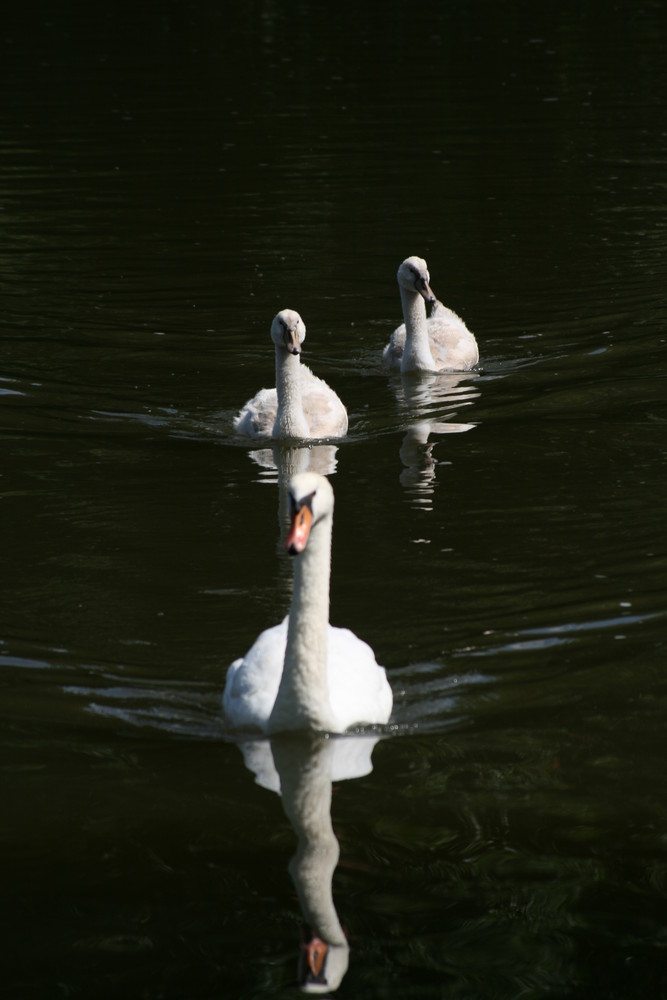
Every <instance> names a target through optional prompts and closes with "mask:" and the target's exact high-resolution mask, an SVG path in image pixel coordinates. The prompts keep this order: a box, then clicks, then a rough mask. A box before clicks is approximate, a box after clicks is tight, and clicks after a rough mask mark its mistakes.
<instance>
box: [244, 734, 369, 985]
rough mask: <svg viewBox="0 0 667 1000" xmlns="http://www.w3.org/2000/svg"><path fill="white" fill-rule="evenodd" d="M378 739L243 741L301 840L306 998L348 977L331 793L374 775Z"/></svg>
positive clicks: (301, 965) (294, 871)
mask: <svg viewBox="0 0 667 1000" xmlns="http://www.w3.org/2000/svg"><path fill="white" fill-rule="evenodd" d="M379 739H380V737H379V736H375V735H368V736H344V737H335V738H327V737H326V736H322V735H317V734H299V735H292V734H291V735H280V736H273V737H272V738H271V739H270V740H268V739H265V740H251V741H247V742H242V743H239V747H240V749H241V752H242V753H243V759H244V761H245V764H246V767H247V768H248V769H249V770H250V771H252V772H253V774H254V775H255V780H256V781H257V783H258V784H259V785H261V786H262V787H263V788H267V789H269V790H270V791H273V792H277V793H278V794H279V795H280V796H281V798H282V803H283V809H284V810H285V815H286V816H287V818H288V820H289V821H290V823H291V825H292V828H293V829H294V832H295V833H296V836H297V848H296V853H295V854H294V856H293V857H292V859H291V860H290V862H289V873H290V875H291V877H292V881H293V882H294V887H295V889H296V892H297V895H298V897H299V903H300V906H301V913H302V915H303V921H304V924H303V937H302V943H301V949H300V954H299V962H298V977H299V987H300V989H301V990H302V991H303V992H304V993H331V992H333V991H334V990H337V989H338V987H339V986H340V984H341V982H342V980H343V977H344V976H345V973H346V972H347V968H348V964H349V957H350V946H349V943H348V940H347V937H346V936H345V932H344V931H343V928H342V926H341V923H340V920H339V919H338V914H337V912H336V908H335V906H334V900H333V889H332V879H333V874H334V871H335V869H336V865H337V864H338V858H339V855H340V848H339V844H338V840H337V839H336V835H335V833H334V831H333V826H332V822H331V789H332V784H333V782H334V781H344V780H346V779H351V778H361V777H363V776H364V775H367V774H370V772H371V771H372V770H373V765H372V763H371V755H372V753H373V748H374V747H375V744H376V743H377V742H378V740H379Z"/></svg>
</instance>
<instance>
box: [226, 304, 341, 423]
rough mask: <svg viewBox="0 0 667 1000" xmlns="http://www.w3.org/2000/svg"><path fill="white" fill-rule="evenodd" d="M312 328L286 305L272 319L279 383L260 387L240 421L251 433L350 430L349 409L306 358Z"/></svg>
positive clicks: (245, 408) (239, 415) (240, 414)
mask: <svg viewBox="0 0 667 1000" xmlns="http://www.w3.org/2000/svg"><path fill="white" fill-rule="evenodd" d="M305 336H306V327H305V325H304V322H303V320H302V319H301V317H300V316H299V314H298V312H295V311H294V310H293V309H283V310H281V312H279V313H278V315H277V316H275V317H274V319H273V323H272V324H271V340H272V341H273V343H274V344H275V345H276V388H275V389H260V390H259V392H258V393H257V394H256V395H255V396H253V398H252V399H249V400H248V402H247V403H246V404H245V406H244V407H243V409H242V410H241V412H240V413H239V414H238V416H237V417H236V419H235V420H234V430H235V431H237V433H239V434H244V435H246V436H247V437H262V438H267V437H268V438H288V439H294V438H336V437H344V435H345V434H346V433H347V410H346V409H345V407H344V406H343V404H342V402H341V401H340V399H339V398H338V396H337V395H336V393H335V392H334V391H333V389H331V388H329V386H328V385H327V384H326V382H324V381H323V380H322V379H321V378H317V376H316V375H313V373H312V372H311V370H310V368H307V367H306V365H302V364H301V363H300V357H301V345H302V344H303V341H304V338H305Z"/></svg>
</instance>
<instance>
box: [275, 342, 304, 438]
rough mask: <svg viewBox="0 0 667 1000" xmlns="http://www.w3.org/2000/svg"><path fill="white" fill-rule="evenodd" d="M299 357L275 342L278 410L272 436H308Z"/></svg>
mask: <svg viewBox="0 0 667 1000" xmlns="http://www.w3.org/2000/svg"><path fill="white" fill-rule="evenodd" d="M300 377H301V373H300V357H299V355H298V354H290V353H289V351H286V350H285V349H284V348H283V347H278V345H277V344H276V392H277V395H278V412H277V414H276V420H275V423H274V425H273V431H272V435H273V437H274V438H277V437H281V438H285V437H287V438H303V437H309V435H310V427H309V426H308V421H307V420H306V416H305V414H304V412H303V406H302V403H301V382H300Z"/></svg>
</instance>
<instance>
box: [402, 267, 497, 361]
mask: <svg viewBox="0 0 667 1000" xmlns="http://www.w3.org/2000/svg"><path fill="white" fill-rule="evenodd" d="M397 278H398V287H399V291H400V293H401V303H402V306H403V319H404V320H405V322H404V323H402V324H401V325H400V326H399V327H397V329H396V330H394V332H393V333H392V335H391V338H390V340H389V343H388V344H387V346H386V347H385V349H384V351H383V353H382V357H383V358H384V361H385V363H386V364H387V365H388V366H389V368H394V369H398V370H400V371H402V372H415V371H416V372H460V371H468V370H469V369H470V368H473V367H474V366H475V365H476V364H477V362H478V361H479V349H478V347H477V341H476V340H475V337H474V336H473V334H472V333H471V332H470V330H469V329H468V327H467V326H466V325H465V323H464V322H463V320H462V319H461V318H460V316H457V315H456V313H455V312H452V310H451V309H448V308H447V306H444V305H443V304H442V302H438V300H437V299H436V297H435V295H434V294H433V292H432V291H431V288H430V285H429V282H430V276H429V273H428V268H427V266H426V261H425V260H422V258H421V257H407V258H406V259H405V260H404V261H403V263H402V264H401V266H400V267H399V269H398V275H397ZM426 302H429V303H430V304H431V306H432V308H431V315H430V316H429V317H428V318H427V316H426V304H425V303H426Z"/></svg>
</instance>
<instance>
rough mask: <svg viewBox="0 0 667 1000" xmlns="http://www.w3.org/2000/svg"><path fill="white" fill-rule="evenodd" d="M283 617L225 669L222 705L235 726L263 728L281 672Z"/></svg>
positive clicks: (283, 637) (284, 626)
mask: <svg viewBox="0 0 667 1000" xmlns="http://www.w3.org/2000/svg"><path fill="white" fill-rule="evenodd" d="M286 643H287V619H286V618H285V619H284V621H282V622H281V623H280V625H274V626H273V628H268V629H266V630H265V631H264V632H262V633H261V635H260V636H259V637H258V638H257V639H256V640H255V642H254V644H253V645H252V646H251V648H250V649H249V650H248V652H247V653H246V655H245V656H244V657H242V658H241V659H238V660H235V661H234V662H233V663H232V664H231V666H230V667H229V670H228V671H227V679H226V681H225V690H224V694H223V696H222V706H223V709H224V712H225V715H226V716H227V720H228V721H229V723H230V724H231V725H232V726H233V727H234V728H235V729H260V730H261V731H262V732H265V731H266V727H267V724H268V721H269V716H270V715H271V710H272V709H273V705H274V703H275V700H276V695H277V694H278V686H279V684H280V678H281V675H282V672H283V663H284V660H285V645H286Z"/></svg>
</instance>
